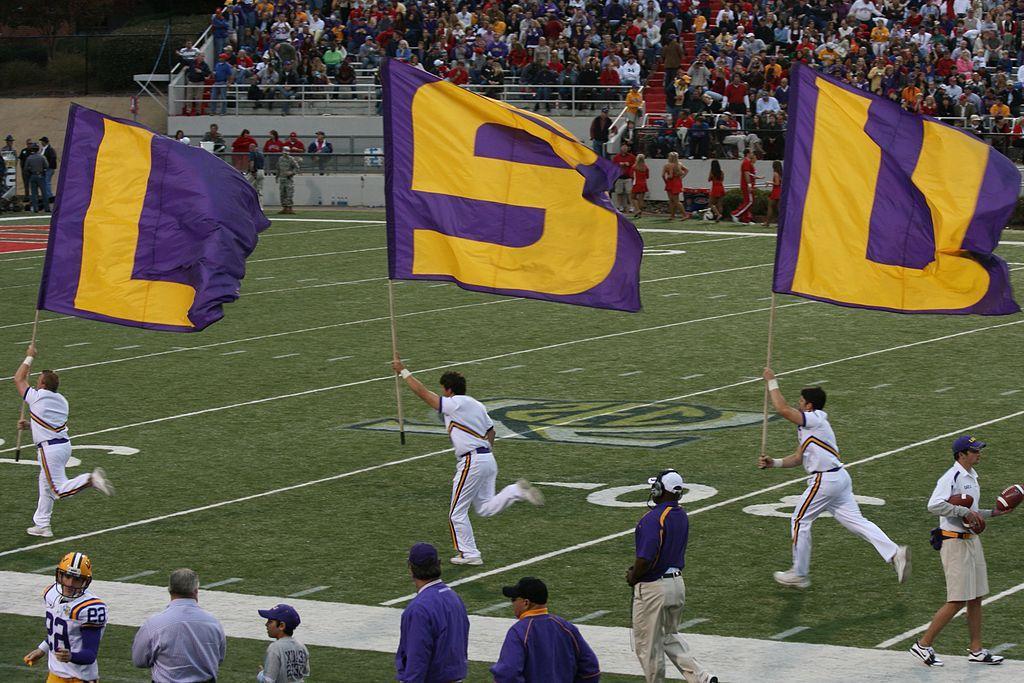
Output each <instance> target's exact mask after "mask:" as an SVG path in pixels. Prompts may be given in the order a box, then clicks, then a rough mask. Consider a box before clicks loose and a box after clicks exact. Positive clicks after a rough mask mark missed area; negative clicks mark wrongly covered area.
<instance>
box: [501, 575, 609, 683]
mask: <svg viewBox="0 0 1024 683" xmlns="http://www.w3.org/2000/svg"><path fill="white" fill-rule="evenodd" d="M501 592H502V594H503V595H504V596H505V597H506V598H511V600H512V610H513V611H514V612H515V614H516V619H517V620H518V621H516V623H515V624H513V625H512V628H510V629H509V630H508V633H507V634H506V635H505V642H504V644H503V645H502V646H501V655H500V656H499V657H498V662H497V664H495V665H494V666H492V667H491V673H492V674H494V683H596V682H597V681H599V680H600V679H601V667H600V665H599V664H598V663H597V655H595V654H594V651H593V650H592V649H590V646H589V645H587V641H585V640H583V636H582V635H580V632H579V630H578V629H577V628H576V627H575V626H573V625H572V624H570V623H569V622H568V621H566V620H565V619H563V618H561V617H557V616H555V615H554V614H550V613H549V612H548V587H547V586H546V585H544V582H543V581H541V580H540V579H535V578H533V577H525V578H522V579H519V583H517V584H516V585H514V586H505V587H504V588H502V589H501Z"/></svg>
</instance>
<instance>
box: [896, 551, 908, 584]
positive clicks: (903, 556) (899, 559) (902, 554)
mask: <svg viewBox="0 0 1024 683" xmlns="http://www.w3.org/2000/svg"><path fill="white" fill-rule="evenodd" d="M892 566H893V567H894V568H895V569H896V580H897V581H899V582H900V583H905V582H906V580H907V579H909V578H910V547H909V546H905V545H901V546H900V547H899V548H898V549H897V550H896V555H895V556H894V557H893V558H892Z"/></svg>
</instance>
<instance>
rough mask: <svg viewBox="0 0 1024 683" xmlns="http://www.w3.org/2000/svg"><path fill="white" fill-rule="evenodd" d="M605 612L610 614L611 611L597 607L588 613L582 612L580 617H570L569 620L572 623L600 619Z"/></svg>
mask: <svg viewBox="0 0 1024 683" xmlns="http://www.w3.org/2000/svg"><path fill="white" fill-rule="evenodd" d="M606 614H611V612H610V611H609V610H606V609H599V610H597V611H596V612H590V613H589V614H584V615H583V616H582V617H576V618H575V619H570V620H569V621H571V622H572V623H574V624H585V623H587V622H588V621H593V620H594V619H600V618H601V617H603V616H604V615H606Z"/></svg>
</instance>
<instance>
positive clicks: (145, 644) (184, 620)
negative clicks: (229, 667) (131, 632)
mask: <svg viewBox="0 0 1024 683" xmlns="http://www.w3.org/2000/svg"><path fill="white" fill-rule="evenodd" d="M168 590H169V591H170V593H171V604H169V605H168V606H167V609H165V610H164V611H163V612H160V613H159V614H154V615H153V616H151V617H150V618H149V619H147V620H146V621H145V623H143V624H142V626H141V627H140V628H139V631H138V633H136V634H135V640H134V641H133V642H132V663H133V664H135V666H137V667H139V668H142V669H152V671H151V673H150V675H151V676H152V679H153V683H207V682H212V681H215V680H216V679H217V671H218V670H219V669H220V663H221V662H223V661H224V654H225V652H226V651H227V639H226V638H225V637H224V628H223V627H222V626H221V625H220V622H219V621H217V618H216V617H215V616H213V615H212V614H210V613H209V612H207V611H206V610H204V609H203V608H201V607H200V606H199V603H198V597H199V576H198V575H196V573H195V572H194V571H192V570H191V569H175V570H174V571H173V572H171V579H170V582H169V587H168Z"/></svg>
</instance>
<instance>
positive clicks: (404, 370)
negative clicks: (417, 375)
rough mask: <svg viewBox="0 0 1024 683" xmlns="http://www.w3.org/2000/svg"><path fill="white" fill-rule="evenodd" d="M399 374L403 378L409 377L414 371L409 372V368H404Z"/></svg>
mask: <svg viewBox="0 0 1024 683" xmlns="http://www.w3.org/2000/svg"><path fill="white" fill-rule="evenodd" d="M398 374H399V375H400V376H401V377H402V379H409V378H410V377H412V373H411V372H409V369H408V368H402V371H401V372H400V373H398Z"/></svg>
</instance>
